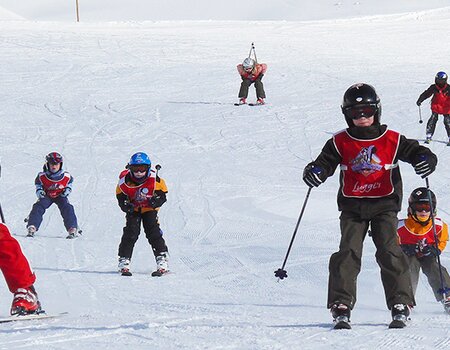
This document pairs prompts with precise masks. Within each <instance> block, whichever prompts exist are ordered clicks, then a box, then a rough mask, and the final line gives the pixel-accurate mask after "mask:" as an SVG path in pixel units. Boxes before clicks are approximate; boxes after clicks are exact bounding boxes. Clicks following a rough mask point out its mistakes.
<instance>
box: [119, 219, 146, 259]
mask: <svg viewBox="0 0 450 350" xmlns="http://www.w3.org/2000/svg"><path fill="white" fill-rule="evenodd" d="M140 231H141V214H140V213H136V212H133V213H127V214H126V224H125V227H124V228H123V235H122V239H121V241H120V244H119V257H123V258H127V259H131V256H132V255H133V248H134V245H135V243H136V241H137V239H138V237H139V234H140Z"/></svg>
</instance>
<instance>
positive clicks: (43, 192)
mask: <svg viewBox="0 0 450 350" xmlns="http://www.w3.org/2000/svg"><path fill="white" fill-rule="evenodd" d="M36 196H37V197H38V198H39V199H42V198H45V191H44V190H43V189H39V190H37V191H36Z"/></svg>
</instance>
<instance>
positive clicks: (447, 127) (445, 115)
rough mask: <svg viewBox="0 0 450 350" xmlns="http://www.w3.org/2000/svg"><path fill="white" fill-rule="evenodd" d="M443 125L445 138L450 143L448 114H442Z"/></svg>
mask: <svg viewBox="0 0 450 350" xmlns="http://www.w3.org/2000/svg"><path fill="white" fill-rule="evenodd" d="M444 125H445V130H446V131H447V137H448V139H449V141H450V114H444Z"/></svg>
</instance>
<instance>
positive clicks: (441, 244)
mask: <svg viewBox="0 0 450 350" xmlns="http://www.w3.org/2000/svg"><path fill="white" fill-rule="evenodd" d="M431 201H432V203H430V200H429V198H428V190H427V188H426V187H419V188H416V189H415V190H414V191H412V193H411V195H410V196H409V199H408V217H407V218H406V219H403V220H400V221H399V223H398V229H397V234H398V238H399V243H400V246H401V247H402V249H403V251H404V253H405V254H406V255H407V256H408V262H409V268H410V271H411V281H412V287H413V291H414V294H416V289H417V284H418V282H419V273H420V270H422V272H423V273H424V274H425V276H427V279H428V283H429V284H430V286H431V288H432V289H433V293H434V296H435V298H436V300H437V301H439V302H442V303H443V304H444V308H445V310H446V312H448V313H450V276H449V274H448V272H447V270H446V269H445V267H444V266H442V265H440V264H439V263H438V260H437V257H438V256H439V255H440V254H441V253H442V252H443V251H444V249H445V247H446V245H447V242H448V225H447V223H445V222H444V221H443V220H441V219H440V218H437V217H434V223H435V228H436V238H437V242H436V239H435V236H434V228H433V222H432V219H431V211H432V210H433V212H434V216H436V204H437V200H436V196H435V194H434V193H433V192H432V191H431Z"/></svg>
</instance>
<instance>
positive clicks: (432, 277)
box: [408, 255, 450, 301]
mask: <svg viewBox="0 0 450 350" xmlns="http://www.w3.org/2000/svg"><path fill="white" fill-rule="evenodd" d="M408 260H409V268H410V270H411V281H412V287H413V291H414V295H415V294H416V290H417V284H418V283H419V273H420V269H422V271H423V273H424V274H425V276H427V279H428V283H429V284H430V286H431V288H432V289H433V293H434V297H435V298H436V300H437V301H442V292H440V289H441V288H442V286H441V276H440V273H439V264H438V261H437V258H436V257H434V256H424V257H421V258H417V257H416V256H415V255H413V256H408ZM441 271H442V279H443V282H444V288H450V276H449V275H448V272H447V270H446V268H445V267H444V266H442V265H441Z"/></svg>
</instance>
